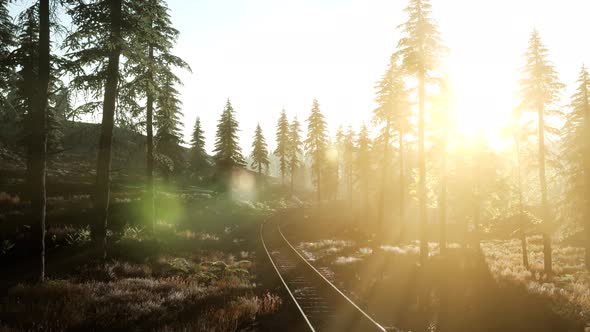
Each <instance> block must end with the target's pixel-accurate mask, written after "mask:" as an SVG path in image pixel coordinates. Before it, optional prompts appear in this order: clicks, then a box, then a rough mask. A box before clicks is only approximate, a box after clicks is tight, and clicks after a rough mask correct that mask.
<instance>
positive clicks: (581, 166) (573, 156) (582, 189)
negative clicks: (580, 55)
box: [562, 66, 590, 269]
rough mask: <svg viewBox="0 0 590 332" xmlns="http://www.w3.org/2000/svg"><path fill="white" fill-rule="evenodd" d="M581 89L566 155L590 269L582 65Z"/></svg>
mask: <svg viewBox="0 0 590 332" xmlns="http://www.w3.org/2000/svg"><path fill="white" fill-rule="evenodd" d="M577 83H578V88H577V90H576V92H575V93H574V95H573V96H572V98H571V104H570V111H569V112H568V114H567V120H566V123H565V125H564V128H563V130H562V137H563V150H564V151H563V152H564V153H563V156H565V159H566V161H567V166H568V167H567V177H568V178H567V180H568V197H567V198H568V199H567V202H568V203H569V204H568V205H569V207H570V209H571V210H572V211H573V212H574V213H573V215H574V217H575V219H576V221H579V222H582V224H583V226H584V232H585V235H586V258H585V263H586V269H590V76H589V74H588V70H587V69H586V67H585V66H582V69H581V70H580V75H579V78H578V82H577Z"/></svg>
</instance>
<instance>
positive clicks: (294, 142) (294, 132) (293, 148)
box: [287, 117, 303, 195]
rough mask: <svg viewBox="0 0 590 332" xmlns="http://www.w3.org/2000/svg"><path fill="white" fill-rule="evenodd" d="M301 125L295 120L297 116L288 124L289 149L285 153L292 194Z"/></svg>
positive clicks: (299, 148)
mask: <svg viewBox="0 0 590 332" xmlns="http://www.w3.org/2000/svg"><path fill="white" fill-rule="evenodd" d="M302 145H303V143H302V142H301V125H300V124H299V121H298V120H297V117H295V118H294V119H293V121H292V122H291V125H290V126H289V149H288V153H287V159H288V164H289V174H291V195H293V191H294V185H295V183H294V182H295V172H297V169H298V168H299V167H300V165H301V163H302V162H301V160H300V159H299V156H300V155H301V153H302V150H301V146H302Z"/></svg>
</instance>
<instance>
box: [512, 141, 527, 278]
mask: <svg viewBox="0 0 590 332" xmlns="http://www.w3.org/2000/svg"><path fill="white" fill-rule="evenodd" d="M518 136H519V132H518V131H516V132H515V133H514V146H515V149H516V168H517V181H518V221H519V225H520V243H521V247H522V265H523V266H524V267H525V268H526V269H528V268H529V254H528V250H527V242H526V233H525V223H524V213H523V197H522V176H521V173H520V139H519V137H518Z"/></svg>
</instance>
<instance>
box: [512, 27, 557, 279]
mask: <svg viewBox="0 0 590 332" xmlns="http://www.w3.org/2000/svg"><path fill="white" fill-rule="evenodd" d="M548 56H549V51H548V49H547V48H546V47H545V45H543V43H542V42H541V38H540V36H539V33H538V32H537V31H536V30H534V31H533V33H532V34H531V37H530V39H529V46H528V49H527V51H526V53H525V61H526V63H525V66H524V68H523V69H522V74H523V77H522V79H521V80H520V85H521V90H520V95H521V98H522V104H521V108H522V109H523V110H525V111H532V112H534V113H536V115H537V128H538V140H539V153H538V167H539V182H540V190H541V207H542V215H541V219H542V220H543V228H544V229H543V256H544V266H545V272H546V273H547V274H551V273H552V267H551V265H552V259H551V234H550V233H551V230H550V228H551V224H552V223H551V221H550V219H551V212H550V207H549V201H548V199H547V177H546V162H547V159H548V158H547V155H548V154H549V155H550V152H549V151H547V148H546V146H545V136H546V135H551V134H558V131H557V130H556V129H555V128H553V127H551V125H550V124H551V121H547V119H546V118H547V117H548V116H549V117H555V116H560V114H561V113H560V112H559V111H555V110H552V109H550V107H552V106H554V105H555V103H556V102H557V101H558V99H559V93H560V91H561V89H562V88H563V84H561V83H560V82H559V79H558V77H557V72H556V71H555V69H554V67H553V65H552V64H551V62H550V61H549V59H548ZM549 159H552V160H554V158H551V156H550V157H549Z"/></svg>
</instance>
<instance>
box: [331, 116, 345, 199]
mask: <svg viewBox="0 0 590 332" xmlns="http://www.w3.org/2000/svg"><path fill="white" fill-rule="evenodd" d="M334 138H335V141H334V145H335V146H334V147H335V149H336V161H335V167H336V169H335V171H334V173H335V175H336V198H338V193H339V191H340V190H339V189H340V178H341V173H342V172H343V170H342V167H341V165H342V164H343V163H344V160H343V156H344V140H345V138H346V135H345V134H344V127H343V126H342V125H339V126H338V129H337V130H336V136H335V137H334Z"/></svg>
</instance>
